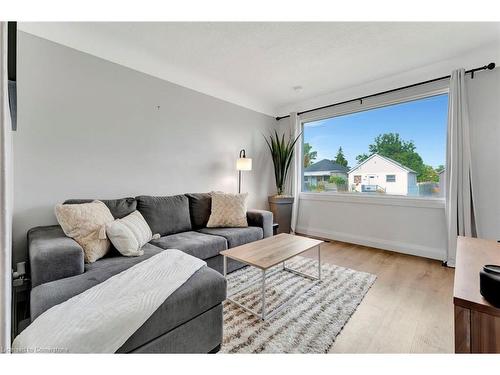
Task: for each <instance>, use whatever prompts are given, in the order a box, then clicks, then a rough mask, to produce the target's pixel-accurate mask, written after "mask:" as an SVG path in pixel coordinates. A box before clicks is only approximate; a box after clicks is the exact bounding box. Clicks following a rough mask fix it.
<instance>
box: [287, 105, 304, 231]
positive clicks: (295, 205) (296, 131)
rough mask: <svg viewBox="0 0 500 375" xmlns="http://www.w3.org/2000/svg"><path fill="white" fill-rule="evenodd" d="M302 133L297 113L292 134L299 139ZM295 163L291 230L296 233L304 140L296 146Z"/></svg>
mask: <svg viewBox="0 0 500 375" xmlns="http://www.w3.org/2000/svg"><path fill="white" fill-rule="evenodd" d="M301 131H302V129H301V126H300V120H299V116H298V115H297V113H296V112H292V113H290V134H291V135H292V136H293V137H294V139H295V138H297V137H298V136H299V134H300V132H301ZM293 159H294V162H293V167H292V168H293V170H292V176H291V181H292V195H293V196H294V198H295V199H294V201H293V206H292V222H291V225H290V226H291V229H292V232H293V233H295V231H296V228H297V221H298V217H299V195H300V191H301V188H302V181H301V175H300V171H301V168H300V167H301V163H302V140H301V139H299V140H298V141H297V143H296V144H295V152H294V158H293Z"/></svg>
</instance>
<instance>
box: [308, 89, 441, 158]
mask: <svg viewBox="0 0 500 375" xmlns="http://www.w3.org/2000/svg"><path fill="white" fill-rule="evenodd" d="M447 119H448V95H447V94H443V95H437V96H433V97H429V98H425V99H420V100H415V101H411V102H406V103H402V104H396V105H391V106H387V107H382V108H377V109H372V110H369V111H363V112H358V113H354V114H350V115H345V116H339V117H334V118H331V119H327V120H320V121H314V122H310V123H308V124H306V125H305V127H304V142H307V143H309V144H310V145H311V146H312V147H313V150H314V151H317V152H318V157H317V158H316V160H315V161H319V160H322V159H335V155H336V154H337V150H338V149H339V147H340V146H342V149H343V150H344V155H345V157H346V159H347V160H348V161H349V166H350V167H353V166H355V165H356V164H357V163H356V156H357V155H359V154H362V153H368V145H369V144H371V143H373V140H374V139H375V137H376V136H377V135H379V134H383V133H390V132H392V133H399V135H400V137H401V138H402V139H403V140H405V141H409V140H412V141H413V142H414V144H415V146H416V151H417V152H418V153H419V154H420V156H421V157H422V159H423V160H424V163H425V164H428V165H432V166H433V167H437V166H438V165H440V164H444V161H445V153H446V123H447Z"/></svg>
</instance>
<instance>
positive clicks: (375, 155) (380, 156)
mask: <svg viewBox="0 0 500 375" xmlns="http://www.w3.org/2000/svg"><path fill="white" fill-rule="evenodd" d="M375 157H378V158H381V159H384V160H386V161H388V162H389V163H392V164H394V165H395V166H397V167H399V168H401V169H403V170H405V171H406V172H408V173H415V174H416V173H417V172H415V171H414V170H413V169H410V168H408V167H405V166H404V165H403V164H401V163H398V162H397V161H396V160H392V159H391V158H388V157H386V156H382V155H380V154H373V155H371V156H370V157H369V158H368V159H366V160H365V161H363V162H361V163H359V164H358V165H356V166H355V167H354V168H352V169H351V170H350V171H349V173H352V172H354V171H355V170H356V169H358V168H359V167H361V166H362V165H363V164H365V163H366V162H368V161H369V160H371V159H373V158H375Z"/></svg>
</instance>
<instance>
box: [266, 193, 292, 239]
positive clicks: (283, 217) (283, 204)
mask: <svg viewBox="0 0 500 375" xmlns="http://www.w3.org/2000/svg"><path fill="white" fill-rule="evenodd" d="M293 199H294V198H293V197H280V196H271V197H269V199H268V201H269V208H270V209H271V212H272V213H273V216H274V222H275V223H278V225H279V227H278V233H290V223H291V222H292V206H293Z"/></svg>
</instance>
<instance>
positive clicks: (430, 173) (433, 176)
mask: <svg viewBox="0 0 500 375" xmlns="http://www.w3.org/2000/svg"><path fill="white" fill-rule="evenodd" d="M417 179H419V176H417ZM418 181H419V182H422V181H432V182H439V174H438V171H437V169H434V168H432V167H431V166H430V165H425V164H424V166H423V168H422V169H421V173H420V179H419V180H418Z"/></svg>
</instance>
